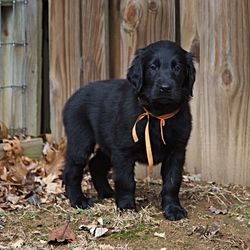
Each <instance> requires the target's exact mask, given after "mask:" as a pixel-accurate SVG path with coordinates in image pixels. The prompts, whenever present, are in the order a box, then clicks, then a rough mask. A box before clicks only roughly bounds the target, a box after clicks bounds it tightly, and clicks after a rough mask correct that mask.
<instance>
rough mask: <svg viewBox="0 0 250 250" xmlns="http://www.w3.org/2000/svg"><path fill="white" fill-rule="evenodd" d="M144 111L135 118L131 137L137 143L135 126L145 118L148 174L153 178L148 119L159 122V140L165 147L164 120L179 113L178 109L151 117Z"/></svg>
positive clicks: (150, 114)
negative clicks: (152, 118) (154, 119)
mask: <svg viewBox="0 0 250 250" xmlns="http://www.w3.org/2000/svg"><path fill="white" fill-rule="evenodd" d="M144 110H145V112H144V113H142V114H140V115H139V116H138V117H137V119H136V121H135V124H134V126H133V129H132V136H133V140H134V142H138V141H139V139H138V136H137V133H136V125H137V123H138V122H139V121H141V120H142V119H143V118H145V117H147V120H148V121H147V124H146V128H145V145H146V153H147V158H148V166H149V173H150V175H151V176H153V172H154V169H153V166H154V159H153V153H152V148H151V143H150V135H149V118H150V116H152V117H154V118H156V119H158V120H160V130H161V139H162V141H163V143H164V144H165V145H166V141H165V139H164V135H163V127H164V126H165V122H166V120H168V119H170V118H171V117H173V116H175V115H176V114H177V113H178V112H179V110H180V109H177V110H175V111H174V112H172V113H168V114H164V115H159V116H155V115H153V114H152V113H150V112H149V111H148V110H146V109H145V108H144Z"/></svg>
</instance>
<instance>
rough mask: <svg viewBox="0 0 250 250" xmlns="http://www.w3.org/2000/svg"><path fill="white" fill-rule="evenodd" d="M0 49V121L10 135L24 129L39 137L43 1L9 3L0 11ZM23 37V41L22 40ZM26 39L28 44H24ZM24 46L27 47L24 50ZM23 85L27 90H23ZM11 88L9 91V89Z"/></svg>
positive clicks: (32, 0)
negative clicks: (0, 24)
mask: <svg viewBox="0 0 250 250" xmlns="http://www.w3.org/2000/svg"><path fill="white" fill-rule="evenodd" d="M2 14H3V15H2V17H1V21H2V32H1V41H2V42H3V43H6V42H7V43H10V42H11V43H12V42H13V43H19V44H20V45H17V44H16V45H15V46H12V45H10V44H9V45H3V46H2V47H1V48H0V57H1V58H0V63H1V65H4V66H3V67H2V66H1V70H0V83H1V84H3V85H4V86H2V87H5V88H4V89H1V90H0V99H1V102H0V104H1V109H0V119H1V120H3V121H4V122H5V123H6V124H7V126H8V127H9V128H12V129H13V133H19V132H20V129H21V128H26V129H27V131H26V132H27V133H28V134H31V135H38V134H39V133H40V103H41V99H40V94H41V92H40V87H41V64H40V63H39V62H40V60H41V36H42V22H41V21H42V1H41V0H39V1H35V0H31V1H28V3H27V5H26V4H24V3H23V2H18V1H16V2H15V3H13V2H11V3H10V4H9V5H7V6H5V7H2ZM25 36H26V37H25ZM26 38H27V41H26ZM24 42H27V46H26V47H25V46H24ZM22 85H26V88H24V89H22ZM11 86H12V87H11Z"/></svg>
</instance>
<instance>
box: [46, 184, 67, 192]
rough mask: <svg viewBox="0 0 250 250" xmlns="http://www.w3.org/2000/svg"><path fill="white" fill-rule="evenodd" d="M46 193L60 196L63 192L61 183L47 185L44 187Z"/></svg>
mask: <svg viewBox="0 0 250 250" xmlns="http://www.w3.org/2000/svg"><path fill="white" fill-rule="evenodd" d="M46 192H47V193H49V194H62V193H64V190H63V189H62V182H61V181H60V182H59V183H57V182H53V183H49V184H48V185H47V187H46Z"/></svg>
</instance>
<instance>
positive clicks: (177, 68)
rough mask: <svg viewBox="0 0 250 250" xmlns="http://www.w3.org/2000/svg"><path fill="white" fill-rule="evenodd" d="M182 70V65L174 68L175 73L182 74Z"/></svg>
mask: <svg viewBox="0 0 250 250" xmlns="http://www.w3.org/2000/svg"><path fill="white" fill-rule="evenodd" d="M181 69H182V67H181V65H180V64H176V65H175V66H174V71H175V72H177V73H178V72H180V71H181Z"/></svg>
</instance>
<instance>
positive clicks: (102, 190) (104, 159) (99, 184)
mask: <svg viewBox="0 0 250 250" xmlns="http://www.w3.org/2000/svg"><path fill="white" fill-rule="evenodd" d="M110 167H111V162H110V158H109V157H108V156H107V155H106V154H104V153H103V152H102V151H101V150H100V149H98V150H97V152H96V154H95V156H94V157H93V158H92V159H91V160H90V161H89V170H90V174H91V177H92V181H93V184H94V187H95V189H96V191H97V192H98V197H99V198H100V199H104V198H110V197H113V196H114V191H113V190H112V188H111V187H110V185H109V182H108V178H107V175H108V172H109V170H110Z"/></svg>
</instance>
